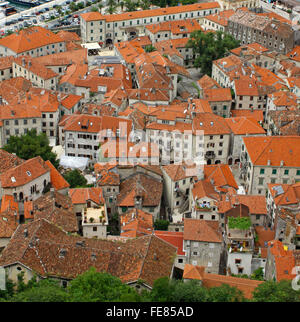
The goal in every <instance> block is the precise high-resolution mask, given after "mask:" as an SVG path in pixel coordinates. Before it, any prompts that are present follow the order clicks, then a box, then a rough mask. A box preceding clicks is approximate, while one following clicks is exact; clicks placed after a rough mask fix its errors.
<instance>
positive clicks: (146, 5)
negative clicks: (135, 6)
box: [140, 0, 151, 10]
mask: <svg viewBox="0 0 300 322" xmlns="http://www.w3.org/2000/svg"><path fill="white" fill-rule="evenodd" d="M140 6H141V8H142V9H143V10H148V9H150V6H151V1H150V0H141V1H140Z"/></svg>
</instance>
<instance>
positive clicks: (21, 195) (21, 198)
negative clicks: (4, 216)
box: [19, 192, 24, 201]
mask: <svg viewBox="0 0 300 322" xmlns="http://www.w3.org/2000/svg"><path fill="white" fill-rule="evenodd" d="M23 197H24V196H23V192H20V193H19V200H20V201H22V200H23Z"/></svg>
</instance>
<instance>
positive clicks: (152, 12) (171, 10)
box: [80, 2, 220, 22]
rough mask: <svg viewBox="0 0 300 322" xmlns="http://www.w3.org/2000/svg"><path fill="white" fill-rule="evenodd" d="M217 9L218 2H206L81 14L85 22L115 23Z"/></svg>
mask: <svg viewBox="0 0 300 322" xmlns="http://www.w3.org/2000/svg"><path fill="white" fill-rule="evenodd" d="M217 8H220V5H219V4H218V2H205V3H195V4H190V5H184V6H175V7H168V8H157V9H149V10H141V11H133V12H125V13H120V14H112V15H101V14H100V13H99V12H87V13H83V14H81V15H80V16H81V17H82V19H84V20H85V21H96V20H105V21H107V22H114V21H123V20H131V19H138V18H146V17H153V16H162V15H168V14H175V13H180V12H190V11H196V10H205V9H217Z"/></svg>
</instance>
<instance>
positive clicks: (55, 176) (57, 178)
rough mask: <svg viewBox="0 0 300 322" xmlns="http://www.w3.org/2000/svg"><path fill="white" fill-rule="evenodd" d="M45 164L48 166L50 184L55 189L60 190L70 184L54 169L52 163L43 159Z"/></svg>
mask: <svg viewBox="0 0 300 322" xmlns="http://www.w3.org/2000/svg"><path fill="white" fill-rule="evenodd" d="M45 163H46V164H47V166H48V167H49V168H50V181H51V184H52V186H53V187H54V188H55V189H56V190H62V189H65V188H69V187H70V184H69V183H68V182H67V181H66V180H65V178H64V177H63V176H62V175H61V174H60V173H59V172H58V171H57V170H56V168H55V167H54V166H53V164H52V163H51V162H50V161H49V160H47V161H45Z"/></svg>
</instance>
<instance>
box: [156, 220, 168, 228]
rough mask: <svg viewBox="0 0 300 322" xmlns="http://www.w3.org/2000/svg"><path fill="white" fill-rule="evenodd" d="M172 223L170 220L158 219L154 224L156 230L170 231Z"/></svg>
mask: <svg viewBox="0 0 300 322" xmlns="http://www.w3.org/2000/svg"><path fill="white" fill-rule="evenodd" d="M169 224H170V222H169V221H168V220H163V219H156V220H155V222H154V229H155V230H168V227H169Z"/></svg>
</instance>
